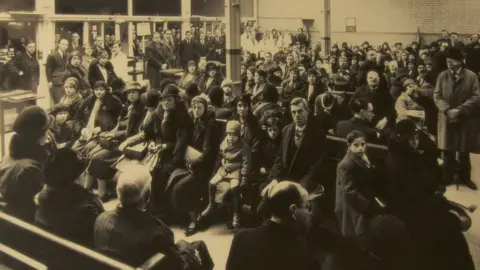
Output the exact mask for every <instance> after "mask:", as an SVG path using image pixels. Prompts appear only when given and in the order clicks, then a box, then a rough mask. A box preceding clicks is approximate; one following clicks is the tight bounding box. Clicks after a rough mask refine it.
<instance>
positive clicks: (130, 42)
mask: <svg viewBox="0 0 480 270" xmlns="http://www.w3.org/2000/svg"><path fill="white" fill-rule="evenodd" d="M127 14H128V16H133V0H127ZM127 31H128V56H131V57H133V22H128V30H127Z"/></svg>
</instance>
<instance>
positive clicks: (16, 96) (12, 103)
mask: <svg viewBox="0 0 480 270" xmlns="http://www.w3.org/2000/svg"><path fill="white" fill-rule="evenodd" d="M23 97H24V98H23ZM41 98H44V96H38V95H33V92H32V91H28V90H13V91H8V92H0V148H1V152H0V158H3V157H4V156H5V147H6V146H5V133H6V132H8V131H7V130H5V111H6V110H8V109H12V108H16V109H17V113H20V112H21V111H22V110H23V108H25V107H27V106H28V104H29V103H30V102H32V101H34V100H37V99H41ZM9 131H10V130H9Z"/></svg>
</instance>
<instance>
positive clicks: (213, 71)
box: [208, 69, 217, 77]
mask: <svg viewBox="0 0 480 270" xmlns="http://www.w3.org/2000/svg"><path fill="white" fill-rule="evenodd" d="M215 75H217V70H216V69H210V70H209V71H208V76H210V77H215Z"/></svg>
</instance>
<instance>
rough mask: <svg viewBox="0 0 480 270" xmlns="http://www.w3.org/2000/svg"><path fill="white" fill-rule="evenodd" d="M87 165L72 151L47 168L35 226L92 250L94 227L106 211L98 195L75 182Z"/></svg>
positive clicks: (64, 152) (65, 150) (65, 151)
mask: <svg viewBox="0 0 480 270" xmlns="http://www.w3.org/2000/svg"><path fill="white" fill-rule="evenodd" d="M85 167H86V163H85V162H84V161H83V160H82V159H81V158H80V157H79V156H78V155H77V153H75V152H74V151H73V150H71V149H69V148H63V149H61V150H58V151H57V152H56V153H55V157H54V158H52V159H51V160H49V162H47V164H46V165H45V170H44V172H45V182H46V186H45V187H44V189H43V190H42V191H41V192H40V193H39V194H38V195H37V201H38V209H37V212H36V214H35V225H37V226H39V227H41V228H43V229H45V230H47V231H50V232H51V233H53V234H55V235H58V236H60V237H64V238H66V239H68V240H70V241H73V242H76V243H78V244H80V245H83V246H87V247H93V227H94V223H95V220H96V218H97V217H98V216H99V215H100V214H101V213H102V212H104V209H103V205H102V202H101V201H100V200H99V199H98V197H97V196H95V195H93V194H92V193H90V192H88V191H87V190H85V189H84V188H83V187H82V186H80V185H78V184H76V183H75V180H76V179H77V178H78V177H79V176H80V175H81V174H82V173H83V171H84V170H85Z"/></svg>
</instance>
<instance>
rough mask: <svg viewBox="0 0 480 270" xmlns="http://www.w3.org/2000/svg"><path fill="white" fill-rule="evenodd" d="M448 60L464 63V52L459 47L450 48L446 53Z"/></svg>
mask: <svg viewBox="0 0 480 270" xmlns="http://www.w3.org/2000/svg"><path fill="white" fill-rule="evenodd" d="M446 55H447V58H450V59H453V60H457V61H460V62H461V61H463V58H464V56H463V52H462V50H461V49H460V48H457V47H450V48H448V49H447V52H446Z"/></svg>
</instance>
